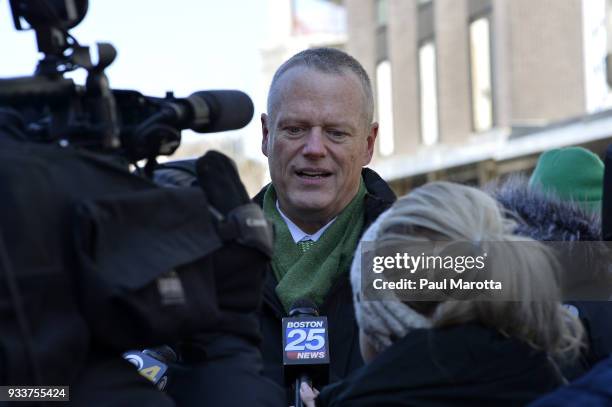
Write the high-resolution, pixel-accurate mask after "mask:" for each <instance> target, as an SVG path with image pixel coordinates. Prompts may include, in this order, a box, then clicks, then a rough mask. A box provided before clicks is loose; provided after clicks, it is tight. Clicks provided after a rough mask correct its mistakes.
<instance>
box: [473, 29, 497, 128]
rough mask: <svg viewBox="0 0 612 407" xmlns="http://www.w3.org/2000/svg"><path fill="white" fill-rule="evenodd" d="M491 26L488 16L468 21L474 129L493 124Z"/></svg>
mask: <svg viewBox="0 0 612 407" xmlns="http://www.w3.org/2000/svg"><path fill="white" fill-rule="evenodd" d="M490 42H491V27H490V23H489V18H488V17H481V18H479V19H477V20H474V21H473V22H472V23H470V75H471V77H470V79H471V82H472V124H473V127H474V131H476V132H481V131H486V130H489V129H490V128H491V127H492V126H493V95H492V89H491V44H490Z"/></svg>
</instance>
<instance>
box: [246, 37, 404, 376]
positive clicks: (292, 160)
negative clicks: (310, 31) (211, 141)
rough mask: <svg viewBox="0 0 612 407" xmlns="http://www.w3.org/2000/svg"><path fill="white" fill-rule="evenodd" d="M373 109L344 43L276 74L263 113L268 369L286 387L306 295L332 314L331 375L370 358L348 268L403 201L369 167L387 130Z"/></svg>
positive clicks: (303, 56)
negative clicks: (376, 225)
mask: <svg viewBox="0 0 612 407" xmlns="http://www.w3.org/2000/svg"><path fill="white" fill-rule="evenodd" d="M373 105H374V102H373V97H372V88H371V85H370V80H369V78H368V75H367V74H366V72H365V70H364V69H363V67H362V66H361V65H360V64H359V63H358V62H357V61H356V60H355V59H354V58H352V57H351V56H349V55H347V54H346V53H344V52H342V51H338V50H335V49H328V48H319V49H310V50H306V51H303V52H300V53H298V54H296V55H294V56H293V57H292V58H290V59H289V60H288V61H286V62H285V63H284V64H283V65H281V67H280V68H279V69H278V70H277V72H276V74H275V76H274V78H273V80H272V84H271V86H270V91H269V95H268V114H263V115H262V117H261V122H262V133H263V141H262V151H263V153H264V155H266V157H268V164H269V168H270V176H271V179H272V183H271V184H270V185H268V186H267V187H265V188H264V189H263V190H262V191H261V192H260V193H259V194H258V195H257V196H256V197H255V201H256V202H258V203H259V204H260V205H261V206H262V207H263V208H264V213H265V214H266V216H268V218H270V219H271V220H272V221H273V222H274V225H275V230H276V238H275V245H274V257H273V261H272V266H271V269H270V270H269V272H268V275H267V278H266V283H265V287H264V302H263V306H262V309H261V312H260V322H261V329H262V334H263V345H262V352H263V357H264V374H265V375H267V376H268V377H271V378H272V379H274V380H276V381H277V382H279V383H283V375H282V337H281V318H282V317H283V316H286V315H287V313H288V311H289V310H290V309H291V306H292V304H293V303H294V302H295V301H296V300H298V299H303V298H306V299H309V300H311V301H312V302H314V303H315V304H316V305H317V307H318V310H319V313H320V314H321V315H325V316H327V318H328V324H329V325H328V329H329V352H330V380H331V381H334V380H338V379H340V378H343V377H345V376H346V375H347V374H348V373H349V372H351V371H352V370H354V369H355V368H357V367H359V366H360V365H361V364H362V363H363V361H362V359H361V356H360V353H359V346H358V335H357V327H356V323H355V315H354V310H353V305H352V294H351V287H350V282H349V278H348V270H349V267H350V264H351V260H352V257H353V253H354V251H355V248H356V245H357V242H358V241H359V238H360V236H361V234H362V232H363V230H364V229H365V227H367V226H368V224H369V223H371V222H372V221H373V220H374V219H375V218H376V217H377V216H378V215H379V214H380V213H382V212H383V211H384V210H385V209H386V208H388V207H389V206H390V205H391V203H392V202H393V201H394V200H395V195H394V194H393V192H392V191H391V190H390V189H389V187H388V186H387V184H386V183H385V182H384V181H383V180H382V179H381V178H380V177H379V176H378V175H377V174H376V173H374V172H373V171H371V170H368V169H363V168H362V167H364V166H365V165H367V164H368V163H369V162H370V160H371V158H372V154H373V151H374V142H375V140H376V136H377V133H378V124H377V123H375V122H373Z"/></svg>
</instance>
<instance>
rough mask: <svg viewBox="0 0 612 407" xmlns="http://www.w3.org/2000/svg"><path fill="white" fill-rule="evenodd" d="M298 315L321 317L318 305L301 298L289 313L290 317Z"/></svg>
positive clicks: (295, 302)
mask: <svg viewBox="0 0 612 407" xmlns="http://www.w3.org/2000/svg"><path fill="white" fill-rule="evenodd" d="M298 315H313V316H318V315H319V309H318V308H317V305H316V304H315V303H314V302H313V301H312V300H310V299H308V298H299V299H297V300H295V301H294V302H293V304H292V305H291V310H290V311H289V316H290V317H295V316H298Z"/></svg>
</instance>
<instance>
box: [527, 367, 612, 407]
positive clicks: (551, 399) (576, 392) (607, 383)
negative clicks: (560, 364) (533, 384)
mask: <svg viewBox="0 0 612 407" xmlns="http://www.w3.org/2000/svg"><path fill="white" fill-rule="evenodd" d="M611 405H612V357H609V358H608V359H606V360H604V361H603V362H600V363H599V364H597V366H595V367H594V368H593V369H592V370H591V371H590V372H589V373H587V374H585V375H584V376H583V377H581V378H580V379H578V380H576V381H575V382H573V383H571V384H569V385H568V386H565V387H562V388H560V389H559V390H557V391H555V392H553V393H551V394H549V395H547V396H545V397H543V398H541V399H539V400H536V401H535V402H534V403H532V404H530V405H529V407H566V406H567V407H573V406H611Z"/></svg>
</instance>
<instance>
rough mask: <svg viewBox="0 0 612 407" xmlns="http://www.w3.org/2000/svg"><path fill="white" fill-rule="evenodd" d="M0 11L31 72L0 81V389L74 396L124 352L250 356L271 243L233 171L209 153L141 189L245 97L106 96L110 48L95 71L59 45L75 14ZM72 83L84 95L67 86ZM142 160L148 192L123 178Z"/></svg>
mask: <svg viewBox="0 0 612 407" xmlns="http://www.w3.org/2000/svg"><path fill="white" fill-rule="evenodd" d="M10 5H11V9H12V12H13V17H14V22H15V26H16V27H17V29H22V24H24V23H28V24H29V26H30V27H31V28H33V29H34V30H35V31H36V38H37V42H38V48H39V50H40V51H41V52H42V54H43V58H42V60H41V61H40V62H39V63H38V67H37V68H36V72H35V74H34V75H33V76H31V77H24V78H14V79H2V80H0V196H2V198H3V199H1V200H0V332H2V333H3V334H2V335H0V385H6V384H15V385H16V384H24V385H25V384H39V385H42V384H49V383H67V384H76V388H79V387H80V388H83V387H87V385H86V384H85V385H84V384H83V383H82V381H83V380H84V381H85V382H86V379H83V378H87V377H88V376H87V372H88V371H90V372H91V371H92V366H98V365H99V364H102V365H104V364H105V363H106V361H107V360H113V359H112V358H118V357H119V355H120V354H121V353H123V352H125V351H127V350H129V349H143V348H147V347H153V346H157V345H160V344H164V343H171V344H174V343H177V342H184V341H187V340H189V339H190V338H192V337H194V336H206V335H213V336H214V335H217V334H227V335H230V336H236V337H239V338H240V339H244V340H246V341H250V342H253V343H255V342H257V340H258V338H259V336H258V335H259V332H258V325H257V321H256V319H255V316H254V311H255V310H256V309H257V307H258V306H259V303H260V301H261V296H262V294H261V291H262V286H263V276H264V275H265V272H266V270H267V266H268V262H269V260H270V258H271V251H272V245H273V239H272V230H271V226H270V224H269V222H267V221H266V219H265V217H264V215H263V212H262V211H261V209H260V208H259V207H258V206H257V205H255V204H254V203H252V202H250V199H249V197H248V194H247V192H246V190H245V189H244V186H243V185H242V183H241V181H240V178H239V176H238V172H237V169H236V168H235V166H234V165H233V163H232V162H231V160H229V158H227V157H225V156H223V155H222V154H220V153H215V152H208V153H207V154H206V155H204V156H203V157H201V158H200V159H199V160H198V161H197V162H190V163H188V164H189V165H188V167H189V168H190V171H191V179H190V182H189V183H187V184H185V185H183V184H181V185H178V184H179V183H177V182H175V183H174V184H172V185H171V186H172V187H169V186H161V185H160V184H159V183H155V182H153V180H152V179H155V177H154V176H151V175H154V174H153V172H154V171H157V170H158V169H159V168H158V167H159V166H158V165H157V163H156V157H157V156H158V155H160V154H171V153H172V152H173V151H174V150H175V149H176V148H177V146H178V144H179V142H180V132H181V130H182V129H187V128H190V129H193V130H195V131H197V132H215V131H223V130H231V129H237V128H240V127H243V126H244V125H246V124H247V123H248V122H249V121H250V119H251V118H252V115H253V105H252V103H251V100H250V99H249V97H248V96H247V95H245V94H244V93H242V92H239V91H205V92H195V93H193V94H192V95H191V96H189V97H188V98H185V99H180V98H175V97H173V96H172V95H171V94H169V95H167V96H166V97H165V98H153V97H147V96H143V95H141V94H140V93H138V92H136V91H117V90H112V89H111V88H110V87H109V84H108V80H107V78H106V76H105V74H104V69H105V68H106V67H107V66H108V65H109V64H110V63H111V62H112V61H113V59H114V58H115V50H114V48H113V47H112V46H111V45H110V44H99V45H98V54H99V57H98V63H96V64H94V63H92V61H91V58H90V54H89V49H88V47H85V46H81V45H79V44H78V42H77V41H76V40H75V39H74V38H73V37H72V36H71V35H70V34H69V33H68V30H69V29H70V28H72V27H74V26H75V25H77V24H78V23H79V22H80V21H81V20H82V19H83V17H84V15H85V13H86V11H87V1H86V0H10ZM74 69H85V70H86V71H87V80H86V83H85V86H78V85H76V84H75V83H74V82H73V81H72V80H70V79H67V78H65V77H64V74H65V73H66V72H69V71H71V70H74ZM118 158H119V159H118ZM141 159H147V166H146V167H145V174H147V175H149V177H142V176H140V175H139V174H134V173H132V172H130V171H129V167H128V166H127V165H125V162H126V161H129V162H135V161H137V160H141ZM128 368H131V366H129V365H128ZM130 372H132V370H130ZM132 373H134V372H132ZM113 377H114V376H113V374H108V375H104V378H105V380H106V379H108V380H113ZM84 393H85V394H86V393H87V392H84ZM92 394H93V393H92ZM77 404H78V403H77ZM110 404H112V403H110ZM84 405H90V404H89V403H85V404H84Z"/></svg>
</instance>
